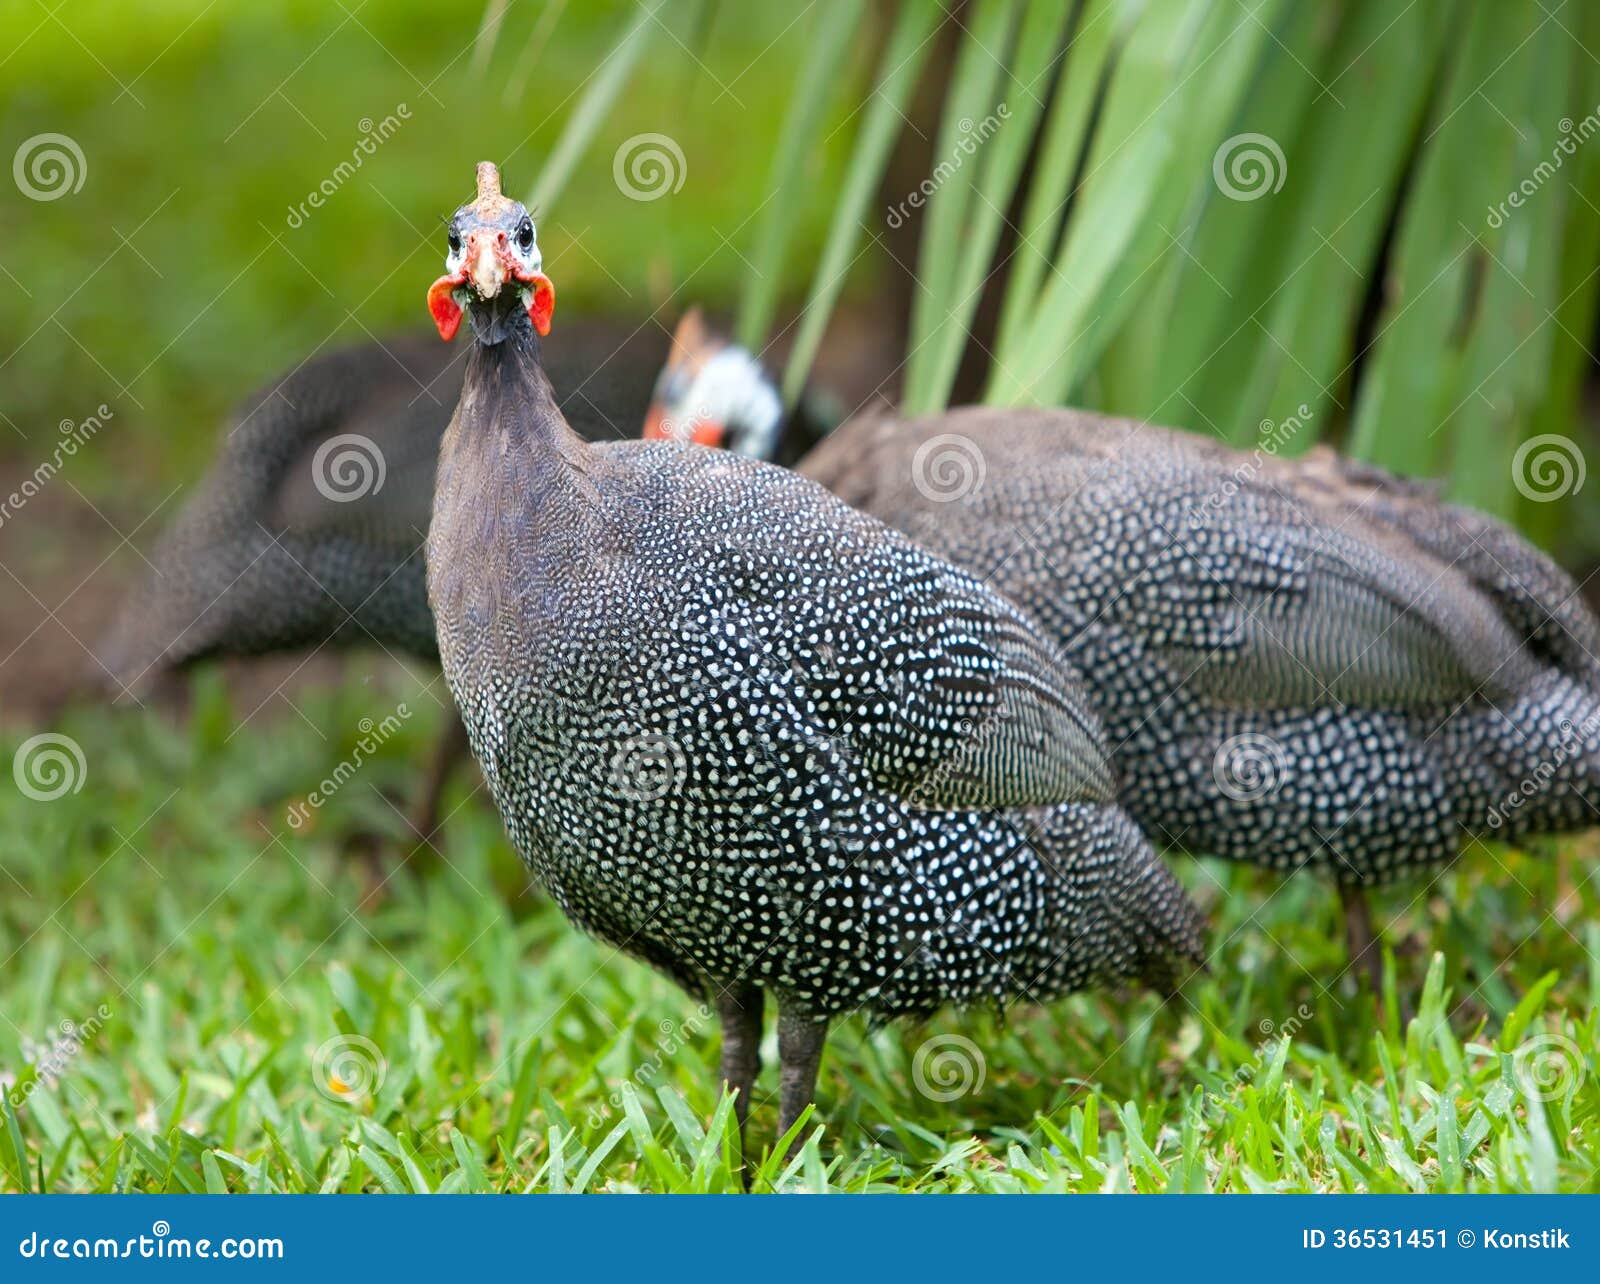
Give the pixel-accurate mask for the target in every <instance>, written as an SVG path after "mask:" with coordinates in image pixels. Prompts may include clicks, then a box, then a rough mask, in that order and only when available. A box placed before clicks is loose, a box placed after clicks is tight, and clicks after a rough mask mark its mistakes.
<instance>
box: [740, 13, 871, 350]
mask: <svg viewBox="0 0 1600 1284" xmlns="http://www.w3.org/2000/svg"><path fill="white" fill-rule="evenodd" d="M865 12H866V6H865V5H864V4H863V3H862V0H835V2H834V3H832V4H828V5H824V6H822V7H821V9H820V11H819V12H818V15H817V25H816V29H815V30H814V31H813V32H812V33H811V40H810V42H809V44H808V46H807V49H806V57H805V61H804V62H803V63H802V64H801V67H800V72H799V75H798V76H797V78H796V81H795V90H794V95H793V97H792V98H791V99H790V101H789V112H788V114H787V115H786V116H785V117H784V120H783V129H782V132H781V133H780V134H779V135H778V145H777V148H776V149H775V150H774V152H773V156H772V177H771V179H770V180H769V181H768V183H767V203H766V210H765V214H764V217H763V220H762V224H761V232H760V235H759V237H758V239H757V241H756V247H755V251H754V252H753V253H752V255H751V258H750V271H749V273H748V274H747V275H746V277H745V290H744V294H743V297H742V298H741V300H740V306H739V317H738V322H737V324H736V325H735V327H734V338H735V339H736V340H737V341H738V342H739V343H740V344H742V345H743V346H745V347H746V348H749V349H750V350H751V351H757V350H758V349H759V348H760V347H761V345H762V343H763V341H764V340H765V339H766V337H767V332H768V330H769V329H770V327H771V325H772V316H773V313H774V312H776V311H777V307H778V287H779V285H780V283H781V282H782V279H783V263H784V259H785V258H786V257H787V254H788V249H789V241H790V239H791V237H792V235H793V233H794V228H795V223H796V221H797V218H798V215H799V212H800V206H801V203H802V199H803V197H804V195H805V194H806V192H807V189H808V184H807V181H806V179H807V175H806V166H805V157H806V153H807V151H808V150H810V149H811V148H813V147H814V146H815V144H816V135H817V132H818V130H819V128H820V124H821V121H822V114H823V111H824V109H825V108H826V107H827V105H828V104H829V102H831V101H832V100H833V99H834V97H835V95H836V94H837V93H838V91H839V82H840V67H841V66H842V65H843V63H844V61H845V51H846V48H847V47H848V45H849V43H850V38H851V36H853V35H854V34H855V31H856V28H857V27H859V26H860V25H861V19H862V16H863V15H864V14H865Z"/></svg>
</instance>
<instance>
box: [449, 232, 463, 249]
mask: <svg viewBox="0 0 1600 1284" xmlns="http://www.w3.org/2000/svg"><path fill="white" fill-rule="evenodd" d="M450 253H452V254H460V253H461V233H460V232H458V231H456V230H455V229H454V228H451V229H450Z"/></svg>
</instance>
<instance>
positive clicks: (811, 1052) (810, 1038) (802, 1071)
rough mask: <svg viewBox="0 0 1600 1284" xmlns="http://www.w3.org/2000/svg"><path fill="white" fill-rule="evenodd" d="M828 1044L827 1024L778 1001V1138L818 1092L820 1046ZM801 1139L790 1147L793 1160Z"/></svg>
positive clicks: (787, 1129)
mask: <svg viewBox="0 0 1600 1284" xmlns="http://www.w3.org/2000/svg"><path fill="white" fill-rule="evenodd" d="M827 1041H828V1022H827V1021H826V1020H825V1019H822V1020H819V1019H818V1018H816V1017H814V1016H812V1015H810V1014H809V1013H802V1012H800V1011H797V1010H796V1009H795V1008H793V1007H791V1006H790V1005H788V1004H787V1003H785V1002H784V1001H783V1000H781V999H780V1000H779V1001H778V1063H779V1066H780V1076H779V1080H778V1135H779V1136H780V1137H781V1136H783V1134H784V1133H786V1132H788V1131H789V1129H790V1128H792V1127H793V1126H794V1122H795V1120H796V1119H798V1118H800V1115H801V1112H803V1111H804V1110H805V1108H806V1107H807V1106H809V1105H810V1104H811V1098H812V1097H813V1096H814V1095H815V1094H816V1091H817V1068H818V1067H819V1066H820V1065H821V1064H822V1046H823V1044H825V1043H827ZM801 1141H802V1138H800V1137H796V1138H795V1139H794V1141H793V1143H792V1144H791V1145H790V1147H789V1157H790V1158H793V1157H794V1155H795V1154H796V1153H797V1152H798V1151H799V1149H800V1143H801Z"/></svg>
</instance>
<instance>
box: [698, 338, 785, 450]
mask: <svg viewBox="0 0 1600 1284" xmlns="http://www.w3.org/2000/svg"><path fill="white" fill-rule="evenodd" d="M682 410H683V413H685V414H687V415H690V416H695V417H699V418H705V419H709V420H711V421H712V422H714V423H721V424H725V425H726V426H727V442H726V449H728V450H731V451H733V452H734V453H735V454H739V455H750V456H752V457H753V458H756V459H766V458H769V457H770V456H771V454H772V451H773V449H774V448H775V447H776V446H777V443H778V429H779V427H780V426H781V424H782V422H783V400H782V398H781V397H779V396H778V390H777V389H776V388H774V387H773V386H772V381H771V380H770V379H769V378H767V372H766V371H765V370H763V369H762V368H761V363H760V362H759V361H757V360H756V359H755V357H754V356H752V355H751V354H750V353H749V352H747V351H746V350H745V349H744V348H741V347H739V346H738V345H737V344H729V345H728V346H727V347H726V348H724V349H722V351H721V352H718V353H717V354H716V355H715V356H713V357H712V358H711V359H710V360H709V361H707V362H706V363H705V365H704V366H702V367H701V369H700V373H699V375H698V376H697V377H696V378H695V379H694V381H693V382H692V383H691V384H690V385H689V389H688V392H687V394H686V395H685V397H684V399H683V407H682Z"/></svg>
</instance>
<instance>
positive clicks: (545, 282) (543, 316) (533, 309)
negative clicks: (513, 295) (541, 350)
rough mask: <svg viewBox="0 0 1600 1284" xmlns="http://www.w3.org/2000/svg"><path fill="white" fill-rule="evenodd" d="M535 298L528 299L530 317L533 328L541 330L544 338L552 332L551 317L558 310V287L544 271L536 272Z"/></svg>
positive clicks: (534, 276) (540, 332) (534, 280)
mask: <svg viewBox="0 0 1600 1284" xmlns="http://www.w3.org/2000/svg"><path fill="white" fill-rule="evenodd" d="M532 283H533V298H531V299H529V300H528V319H529V320H530V321H532V322H533V328H534V329H535V330H537V331H538V332H539V337H540V338H541V339H542V338H544V337H545V335H547V334H549V333H550V318H551V317H553V316H554V315H555V311H556V287H555V286H553V285H552V284H551V283H550V278H549V277H547V276H545V275H543V274H542V273H538V272H536V273H534V275H533V278H532Z"/></svg>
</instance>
